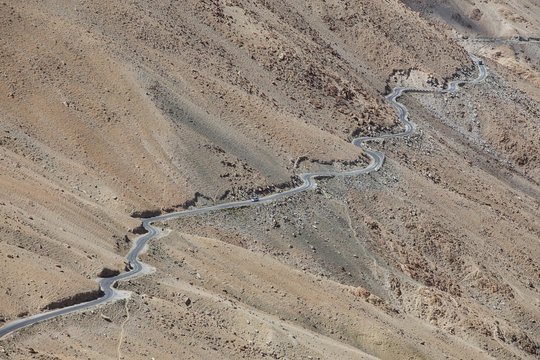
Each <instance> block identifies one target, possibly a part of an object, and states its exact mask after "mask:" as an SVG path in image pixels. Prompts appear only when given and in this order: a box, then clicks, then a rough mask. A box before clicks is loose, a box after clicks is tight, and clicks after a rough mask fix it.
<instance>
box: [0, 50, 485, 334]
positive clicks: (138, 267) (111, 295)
mask: <svg viewBox="0 0 540 360" xmlns="http://www.w3.org/2000/svg"><path fill="white" fill-rule="evenodd" d="M470 56H471V58H472V60H473V61H474V63H475V64H476V66H477V68H478V76H477V78H476V79H474V80H457V81H452V82H450V83H449V84H448V87H447V88H446V89H434V88H410V87H396V88H394V90H393V91H392V93H391V94H389V95H387V96H386V99H387V100H388V101H390V103H391V104H392V105H393V106H394V107H395V108H396V109H397V111H398V118H399V120H400V121H401V122H402V123H403V124H404V125H405V130H404V131H402V132H400V133H396V134H384V135H380V136H374V137H360V138H356V139H354V140H352V144H353V145H355V146H359V147H363V144H364V143H367V142H368V141H374V140H379V139H387V138H397V137H403V136H407V135H409V134H410V133H412V132H413V131H414V126H413V124H412V123H410V122H409V121H408V115H409V113H408V111H407V108H406V107H405V106H404V105H403V104H401V103H399V102H397V99H398V98H399V97H400V96H401V95H402V94H403V93H405V92H425V93H433V92H443V93H450V92H455V91H458V90H459V86H460V84H466V83H477V82H481V81H483V80H484V79H485V78H486V75H487V72H486V67H485V65H484V64H483V62H482V61H481V60H480V59H479V58H478V57H476V56H474V55H470ZM363 149H364V151H365V152H366V153H367V154H368V156H369V157H370V158H371V162H370V164H369V165H368V166H367V167H365V168H362V169H358V170H352V171H344V172H337V171H328V172H312V173H304V174H300V175H299V177H300V179H301V180H302V184H301V185H299V186H298V187H296V188H293V189H290V190H287V191H284V192H280V193H276V194H272V195H268V196H265V197H261V198H260V199H259V200H258V201H257V202H253V201H251V200H245V201H237V202H230V203H225V204H219V205H214V206H210V207H205V208H199V209H191V210H185V211H180V212H175V213H170V214H165V215H160V216H155V217H151V218H147V219H143V220H142V225H143V227H144V228H145V229H146V230H147V233H146V234H144V235H143V236H141V237H139V238H138V239H137V241H136V242H135V245H134V247H133V248H132V249H131V250H130V251H129V253H128V254H127V255H126V261H127V263H128V264H129V265H130V268H131V270H130V271H128V272H125V273H123V274H120V275H117V276H114V277H110V278H105V279H100V280H99V286H100V288H101V290H102V292H103V296H102V297H100V298H98V299H95V300H92V301H88V302H84V303H80V304H77V305H72V306H69V307H65V308H62V309H57V310H54V311H49V312H45V313H41V314H37V315H33V316H30V317H27V318H24V319H20V320H16V321H12V322H10V323H8V324H6V325H4V326H2V327H1V328H0V338H2V337H4V336H6V335H8V334H11V333H13V332H15V331H17V330H19V329H21V328H23V327H26V326H30V325H33V324H36V323H38V322H41V321H44V320H47V319H51V318H54V317H57V316H60V315H64V314H69V313H72V312H75V311H78V310H85V309H88V308H91V307H95V306H98V305H102V304H105V303H109V302H112V301H116V300H118V299H120V298H122V294H121V293H120V291H118V290H116V289H115V287H116V283H117V282H118V281H120V280H125V279H129V278H133V277H135V276H139V275H142V274H144V271H143V270H145V269H147V268H148V266H147V265H145V264H144V263H142V262H141V261H139V259H138V256H139V255H140V254H141V253H142V251H143V250H144V247H145V245H146V244H147V243H148V241H149V240H151V239H153V238H154V237H156V235H158V233H159V232H158V230H157V228H155V227H154V226H152V224H153V223H155V222H158V221H163V220H167V219H173V218H177V217H181V216H187V215H193V214H199V213H204V212H209V211H215V210H223V209H231V208H238V207H243V206H252V205H256V204H259V203H267V202H270V201H272V200H275V199H279V198H282V197H286V196H289V195H292V194H295V193H299V192H302V191H306V190H309V189H313V188H315V187H316V186H317V183H316V182H315V178H317V177H323V176H353V175H362V174H367V173H370V172H372V171H377V170H379V169H380V168H381V166H382V165H383V163H384V159H385V155H384V153H382V152H380V151H375V150H371V149H368V148H365V147H363Z"/></svg>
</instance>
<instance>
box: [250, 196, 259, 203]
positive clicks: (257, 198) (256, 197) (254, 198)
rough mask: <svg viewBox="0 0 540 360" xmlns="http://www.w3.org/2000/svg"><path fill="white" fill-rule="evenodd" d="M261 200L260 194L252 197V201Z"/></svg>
mask: <svg viewBox="0 0 540 360" xmlns="http://www.w3.org/2000/svg"><path fill="white" fill-rule="evenodd" d="M257 201H259V197H258V196H254V197H252V198H251V202H257Z"/></svg>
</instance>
